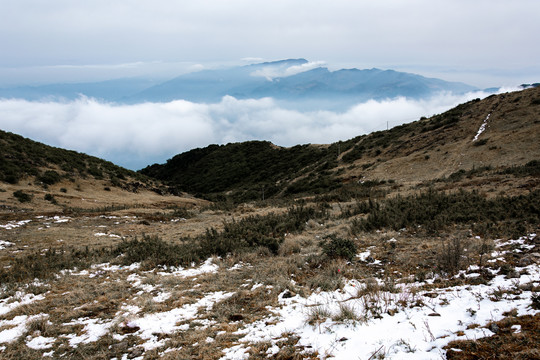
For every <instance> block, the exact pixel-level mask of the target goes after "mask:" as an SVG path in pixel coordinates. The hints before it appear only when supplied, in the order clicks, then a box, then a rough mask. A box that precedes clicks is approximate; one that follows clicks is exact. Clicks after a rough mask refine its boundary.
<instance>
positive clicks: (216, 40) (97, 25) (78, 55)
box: [0, 0, 540, 87]
mask: <svg viewBox="0 0 540 360" xmlns="http://www.w3.org/2000/svg"><path fill="white" fill-rule="evenodd" d="M538 14H540V2H539V1H537V0H515V1H511V2H508V1H506V0H475V1H470V0H408V1H403V0H379V1H365V0H359V1H350V0H332V1H329V0H309V1H307V0H273V1H268V0H264V1H262V0H228V1H224V0H199V1H171V0H154V1H151V2H150V1H147V0H115V1H110V0H92V1H82V0H49V1H42V0H17V1H10V0H0V48H1V49H2V56H1V57H0V84H2V83H4V84H5V83H14V82H32V81H41V82H46V81H55V80H57V79H62V80H65V81H69V80H72V81H78V80H80V79H84V80H90V79H88V77H91V78H92V79H96V78H102V77H115V76H116V77H118V76H130V75H131V76H133V75H152V74H154V75H155V76H167V75H169V76H174V75H177V74H179V73H181V72H188V71H192V70H193V69H198V68H201V67H213V66H217V65H219V64H222V65H223V64H238V63H239V62H241V61H242V59H246V58H252V59H264V60H277V59H286V58H306V59H309V60H311V61H325V62H326V63H328V64H329V65H330V66H335V67H336V68H341V67H344V66H353V67H359V68H371V67H379V68H393V69H396V70H407V69H410V70H414V71H415V72H419V73H421V74H422V75H424V74H427V75H432V74H433V75H436V74H441V75H445V76H440V77H442V78H444V79H445V80H459V81H463V82H466V83H470V84H471V85H475V86H479V87H490V86H514V85H518V84H520V83H521V82H523V81H538V78H540V64H539V62H538V59H540V47H538V46H537V45H538V39H537V34H539V33H540V22H539V21H538ZM51 77H52V78H51Z"/></svg>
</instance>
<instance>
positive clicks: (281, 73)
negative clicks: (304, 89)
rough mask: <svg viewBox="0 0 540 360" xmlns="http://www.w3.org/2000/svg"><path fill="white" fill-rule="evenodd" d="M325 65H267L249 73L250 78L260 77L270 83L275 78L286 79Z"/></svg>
mask: <svg viewBox="0 0 540 360" xmlns="http://www.w3.org/2000/svg"><path fill="white" fill-rule="evenodd" d="M324 65H326V63H325V62H324V61H310V62H307V63H305V64H300V65H293V66H279V65H269V66H267V67H264V68H262V69H260V70H257V71H254V72H252V73H251V76H261V77H264V78H266V79H268V80H270V81H272V79H274V78H277V77H287V76H291V75H296V74H299V73H302V72H305V71H309V70H313V69H316V68H319V67H322V66H324Z"/></svg>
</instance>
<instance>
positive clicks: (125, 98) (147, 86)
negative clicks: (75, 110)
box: [0, 59, 478, 109]
mask: <svg viewBox="0 0 540 360" xmlns="http://www.w3.org/2000/svg"><path fill="white" fill-rule="evenodd" d="M473 90H478V89H477V88H475V87H473V86H470V85H467V84H463V83H457V82H448V81H444V80H440V79H435V78H426V77H424V76H420V75H416V74H410V73H404V72H398V71H394V70H381V69H375V68H374V69H367V70H359V69H354V68H353V69H341V70H337V71H330V70H329V69H328V68H326V67H319V66H317V65H316V64H315V66H313V64H312V63H309V62H308V61H307V60H305V59H289V60H280V61H274V62H265V63H259V64H252V65H246V66H237V67H230V68H226V69H217V70H202V71H198V72H194V73H189V74H185V75H181V76H178V77H176V78H174V79H171V80H169V81H165V82H162V83H156V82H153V81H150V80H145V79H118V80H110V81H104V82H95V83H78V84H50V85H42V86H23V87H12V88H3V89H2V88H0V97H1V98H22V99H27V100H41V99H49V100H50V99H54V98H63V99H68V100H69V99H75V98H77V97H79V96H81V95H85V96H88V97H94V98H96V99H100V100H104V101H112V102H119V103H128V104H129V103H141V102H169V101H172V100H178V99H183V100H187V101H192V102H202V103H215V102H219V101H220V100H221V99H222V98H223V97H224V96H227V95H229V96H233V97H235V98H237V99H251V98H254V99H260V98H264V97H271V98H274V99H276V100H277V101H279V102H280V103H282V104H285V105H287V104H289V105H291V106H294V107H298V106H300V107H301V106H302V105H299V104H304V106H307V107H312V106H315V107H319V108H328V109H332V108H341V107H342V106H345V105H350V104H355V103H358V102H363V101H367V100H369V99H376V100H381V99H387V98H395V97H399V96H403V97H407V98H414V99H418V98H425V97H429V96H431V95H434V94H435V93H438V92H441V91H446V92H452V93H464V92H468V91H473ZM295 104H296V105H295Z"/></svg>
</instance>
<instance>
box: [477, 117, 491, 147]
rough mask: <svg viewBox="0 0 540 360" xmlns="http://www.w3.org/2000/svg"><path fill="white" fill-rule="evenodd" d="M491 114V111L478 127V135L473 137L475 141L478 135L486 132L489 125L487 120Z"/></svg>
mask: <svg viewBox="0 0 540 360" xmlns="http://www.w3.org/2000/svg"><path fill="white" fill-rule="evenodd" d="M490 116H491V113H489V114H488V115H487V116H486V118H485V119H484V122H483V123H482V125H480V128H479V129H478V132H477V133H476V136H475V137H474V139H473V142H475V141H476V140H478V137H479V136H480V135H481V134H482V133H483V132H484V130H486V126H487V121H488V120H489V117H490Z"/></svg>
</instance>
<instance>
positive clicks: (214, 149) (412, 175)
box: [141, 88, 540, 200]
mask: <svg viewBox="0 0 540 360" xmlns="http://www.w3.org/2000/svg"><path fill="white" fill-rule="evenodd" d="M539 138H540V88H533V89H528V90H523V91H519V92H513V93H506V94H501V95H492V96H490V97H488V98H486V99H483V100H479V99H477V100H473V101H469V102H467V103H465V104H462V105H459V106H457V107H455V108H453V109H451V110H449V111H447V112H445V113H443V114H439V115H435V116H432V117H430V118H422V119H420V120H418V121H415V122H412V123H409V124H404V125H401V126H397V127H394V128H392V129H390V130H387V131H378V132H374V133H371V134H368V135H362V136H358V137H356V138H353V139H351V140H348V141H341V142H338V143H334V144H331V145H298V146H295V147H292V148H282V147H278V146H275V145H273V144H271V143H269V142H260V141H252V142H246V143H237V144H228V145H221V146H218V145H211V146H208V147H206V148H204V149H194V150H191V151H188V152H186V153H183V154H180V155H177V156H175V157H173V158H172V159H170V160H168V161H167V163H165V164H163V165H158V164H154V165H152V166H149V167H147V168H145V169H143V170H141V173H143V174H145V175H148V176H152V177H155V178H158V179H160V180H163V181H165V182H167V183H169V184H170V185H173V186H177V187H178V188H179V189H181V190H184V191H190V192H196V193H198V194H199V195H201V196H210V197H212V196H216V195H219V196H223V195H225V194H229V195H231V194H232V195H233V197H236V198H237V199H239V200H250V199H251V200H252V199H257V198H261V197H262V194H263V191H265V196H266V197H280V196H286V195H298V194H305V195H313V194H321V193H328V192H329V191H332V190H335V189H339V188H341V187H343V186H344V185H346V184H350V183H354V182H357V181H366V180H371V181H375V180H376V181H385V182H392V183H399V184H403V183H410V184H412V185H416V184H419V183H423V182H429V181H434V180H441V179H444V178H448V177H450V178H452V179H457V178H460V177H464V175H466V174H468V175H471V172H472V173H474V174H477V175H478V174H480V173H481V172H482V171H483V172H486V171H488V170H489V171H491V170H493V171H494V170H495V169H497V171H499V172H500V171H503V169H505V168H509V167H510V168H511V167H514V166H520V165H524V164H526V163H529V162H531V161H532V162H534V161H536V160H538V159H540V146H539V144H538V141H537V139H539ZM531 166H533V167H534V166H535V165H534V164H533V163H531ZM263 189H265V190H263Z"/></svg>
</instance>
